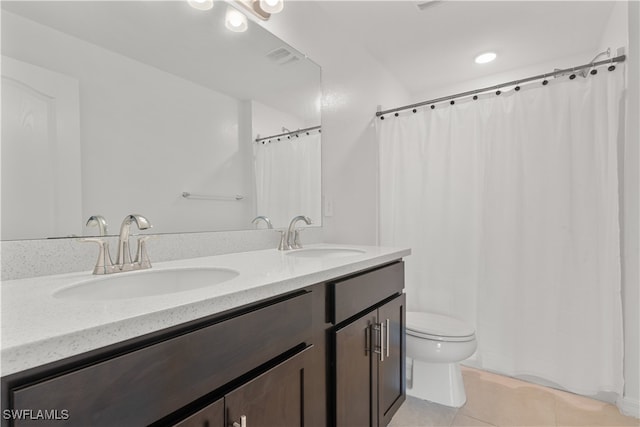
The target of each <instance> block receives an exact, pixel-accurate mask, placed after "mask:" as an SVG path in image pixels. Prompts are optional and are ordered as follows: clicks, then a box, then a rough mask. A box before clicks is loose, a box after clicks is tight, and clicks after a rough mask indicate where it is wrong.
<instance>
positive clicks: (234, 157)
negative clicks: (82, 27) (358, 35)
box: [2, 11, 254, 234]
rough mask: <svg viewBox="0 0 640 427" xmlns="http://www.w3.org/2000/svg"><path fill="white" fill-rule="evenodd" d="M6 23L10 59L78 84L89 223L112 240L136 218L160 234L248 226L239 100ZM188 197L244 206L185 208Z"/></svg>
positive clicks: (15, 19)
mask: <svg viewBox="0 0 640 427" xmlns="http://www.w3.org/2000/svg"><path fill="white" fill-rule="evenodd" d="M2 25H3V29H2V30H3V46H2V48H3V53H4V54H5V55H7V56H11V57H14V58H16V59H19V60H22V61H24V62H28V63H31V64H35V65H38V66H40V67H43V68H46V69H50V70H53V71H56V72H59V73H63V74H65V75H68V76H73V77H74V78H76V79H78V81H79V82H80V106H81V108H80V111H81V121H80V122H81V141H82V187H83V188H82V206H83V215H82V216H83V217H84V218H85V219H86V218H88V217H89V216H90V215H93V214H101V215H104V216H105V217H106V218H107V220H108V221H109V222H110V225H111V230H110V231H111V232H115V231H117V230H116V229H115V228H116V227H117V226H118V224H119V223H120V221H121V219H122V218H124V217H125V215H127V214H129V213H132V212H138V213H142V214H144V215H145V216H147V217H148V218H149V219H150V220H151V222H152V223H153V224H154V226H155V231H156V232H159V233H162V232H169V231H182V232H187V231H201V230H212V229H216V230H234V229H246V228H248V227H249V222H250V221H251V218H252V215H253V213H254V210H253V205H252V199H251V196H252V188H253V182H252V180H251V179H249V178H248V177H247V175H246V174H245V173H244V172H243V171H245V170H246V168H247V167H250V165H251V157H247V156H250V155H251V150H250V149H246V150H242V149H241V148H242V147H241V146H240V145H241V144H240V139H239V133H240V132H241V129H239V127H240V126H239V122H240V120H241V119H242V118H241V115H242V114H243V110H242V108H241V107H242V106H241V105H240V103H239V101H238V100H236V99H234V98H231V97H229V96H226V95H223V94H221V93H218V92H215V91H212V90H209V89H206V88H204V87H202V86H199V85H197V84H194V83H192V82H190V81H187V80H184V79H182V78H179V77H176V76H174V75H172V74H169V73H166V72H163V71H161V70H159V69H156V68H153V67H150V66H147V65H145V64H142V63H140V62H137V61H134V60H131V59H129V58H127V57H125V56H122V55H119V54H116V53H113V52H111V51H108V50H105V49H103V48H101V47H99V46H96V45H93V44H90V43H87V42H84V41H82V40H80V39H77V38H75V37H71V36H68V35H66V34H63V33H61V32H58V31H55V30H53V29H51V28H49V27H46V26H42V25H40V24H37V23H34V22H32V21H29V20H25V19H24V18H21V17H19V16H17V15H13V14H11V13H10V12H6V11H3V13H2ZM243 142H244V141H243ZM158 158H160V159H162V161H157V160H155V159H158ZM183 191H189V192H192V193H204V194H222V195H234V194H241V195H244V196H246V198H245V199H244V200H243V201H240V202H236V201H205V200H186V199H184V198H182V197H181V193H182V192H183ZM116 201H117V203H116ZM125 207H126V208H125ZM80 232H82V224H78V228H77V229H76V230H69V231H68V232H66V233H65V234H71V233H75V234H80Z"/></svg>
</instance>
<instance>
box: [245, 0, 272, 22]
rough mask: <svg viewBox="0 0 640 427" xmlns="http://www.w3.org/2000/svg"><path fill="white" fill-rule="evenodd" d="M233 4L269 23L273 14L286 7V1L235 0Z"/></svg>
mask: <svg viewBox="0 0 640 427" xmlns="http://www.w3.org/2000/svg"><path fill="white" fill-rule="evenodd" d="M233 3H235V4H236V5H238V6H240V7H242V8H243V9H244V10H245V11H246V12H250V13H251V14H252V15H253V16H255V17H256V18H258V19H260V20H262V21H268V20H269V18H270V17H271V14H272V13H278V12H280V11H282V9H283V7H284V0H233Z"/></svg>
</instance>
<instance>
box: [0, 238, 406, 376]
mask: <svg viewBox="0 0 640 427" xmlns="http://www.w3.org/2000/svg"><path fill="white" fill-rule="evenodd" d="M305 248H352V249H359V250H361V251H363V252H364V253H355V254H354V255H349V256H345V257H335V258H331V257H329V258H322V257H320V258H313V257H309V258H307V257H296V256H290V255H288V254H290V253H291V251H278V250H276V249H267V250H261V251H252V252H241V253H233V254H226V255H216V256H209V257H203V258H192V259H184V260H177V261H168V262H162V263H156V264H154V266H153V270H164V269H175V268H192V267H204V268H209V267H217V268H226V269H232V270H235V271H237V272H238V273H239V274H238V276H237V277H235V278H233V279H231V280H229V281H226V282H224V283H221V284H217V285H215V286H212V287H205V288H200V289H193V290H188V291H183V292H177V293H171V294H164V295H157V296H148V297H140V298H130V299H117V300H98V301H78V300H73V299H64V298H56V297H54V296H53V293H54V292H56V291H57V290H59V289H62V288H66V287H68V286H71V285H73V284H74V283H77V282H81V281H85V280H87V279H91V278H92V277H96V276H92V275H91V273H90V272H82V273H70V274H60V275H55V276H42V277H34V278H28V279H20V280H9V281H4V282H2V285H1V291H2V350H1V373H2V376H5V375H9V374H13V373H16V372H20V371H23V370H25V369H29V368H33V367H35V366H39V365H43V364H46V363H50V362H54V361H57V360H61V359H64V358H67V357H70V356H74V355H78V354H81V353H84V352H87V351H90V350H94V349H98V348H101V347H104V346H107V345H110V344H114V343H117V342H121V341H124V340H127V339H130V338H135V337H138V336H141V335H144V334H147V333H150V332H155V331H159V330H162V329H165V328H168V327H170V326H175V325H179V324H181V323H185V322H188V321H191V320H195V319H199V318H202V317H205V316H209V315H212V314H216V313H220V312H223V311H225V310H229V309H233V308H236V307H240V306H243V305H245V304H250V303H252V302H256V301H260V300H263V299H265V298H269V297H273V296H276V295H279V294H283V293H286V292H291V291H294V290H296V289H300V288H303V287H305V286H309V285H313V284H315V283H320V282H323V281H326V280H330V279H332V278H336V277H339V276H343V275H347V274H350V273H354V272H357V271H360V270H363V269H367V268H370V267H374V266H376V265H379V264H384V263H386V262H390V261H393V260H396V259H400V258H402V257H404V256H407V255H409V254H410V253H411V251H410V250H409V249H399V248H386V247H374V246H352V245H334V244H319V245H308V246H306V247H305ZM118 274H139V272H134V273H118Z"/></svg>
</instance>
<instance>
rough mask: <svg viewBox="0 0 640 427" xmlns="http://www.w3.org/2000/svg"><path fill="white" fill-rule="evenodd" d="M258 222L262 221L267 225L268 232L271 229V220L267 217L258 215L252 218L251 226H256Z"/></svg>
mask: <svg viewBox="0 0 640 427" xmlns="http://www.w3.org/2000/svg"><path fill="white" fill-rule="evenodd" d="M260 221H264V222H265V223H266V224H267V228H268V229H269V230H271V229H273V224H271V220H270V219H269V217H268V216H264V215H258V216H257V217H255V218H253V220H252V221H251V224H258V222H260Z"/></svg>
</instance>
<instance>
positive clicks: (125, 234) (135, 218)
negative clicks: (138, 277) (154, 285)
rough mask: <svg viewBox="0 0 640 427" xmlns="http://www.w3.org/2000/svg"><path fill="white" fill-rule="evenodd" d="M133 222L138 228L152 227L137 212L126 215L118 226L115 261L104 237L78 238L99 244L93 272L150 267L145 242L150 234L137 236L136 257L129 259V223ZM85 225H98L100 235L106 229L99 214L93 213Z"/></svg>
mask: <svg viewBox="0 0 640 427" xmlns="http://www.w3.org/2000/svg"><path fill="white" fill-rule="evenodd" d="M132 223H135V225H136V227H138V229H139V230H148V229H149V228H151V227H152V225H151V223H150V222H149V220H148V219H147V218H145V217H144V216H142V215H139V214H131V215H127V216H126V217H125V218H124V220H123V221H122V225H121V226H120V236H119V238H118V254H117V257H116V263H115V264H114V263H113V261H112V260H111V253H110V252H109V242H107V241H106V240H105V239H101V238H95V237H87V238H82V239H78V241H80V242H93V243H97V244H98V245H99V246H100V252H99V253H98V260H97V261H96V265H95V267H94V269H93V274H112V273H120V272H123V271H133V270H144V269H147V268H151V260H150V258H149V254H148V253H147V245H146V242H147V240H148V239H149V238H150V237H151V236H141V237H138V247H137V249H136V257H135V259H134V260H133V261H132V260H131V250H130V248H129V234H130V230H131V224H132ZM87 225H91V226H98V229H99V232H100V236H104V235H105V234H106V230H107V227H106V226H107V223H106V221H105V219H104V217H102V216H100V215H94V216H92V217H91V218H89V220H88V221H87Z"/></svg>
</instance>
